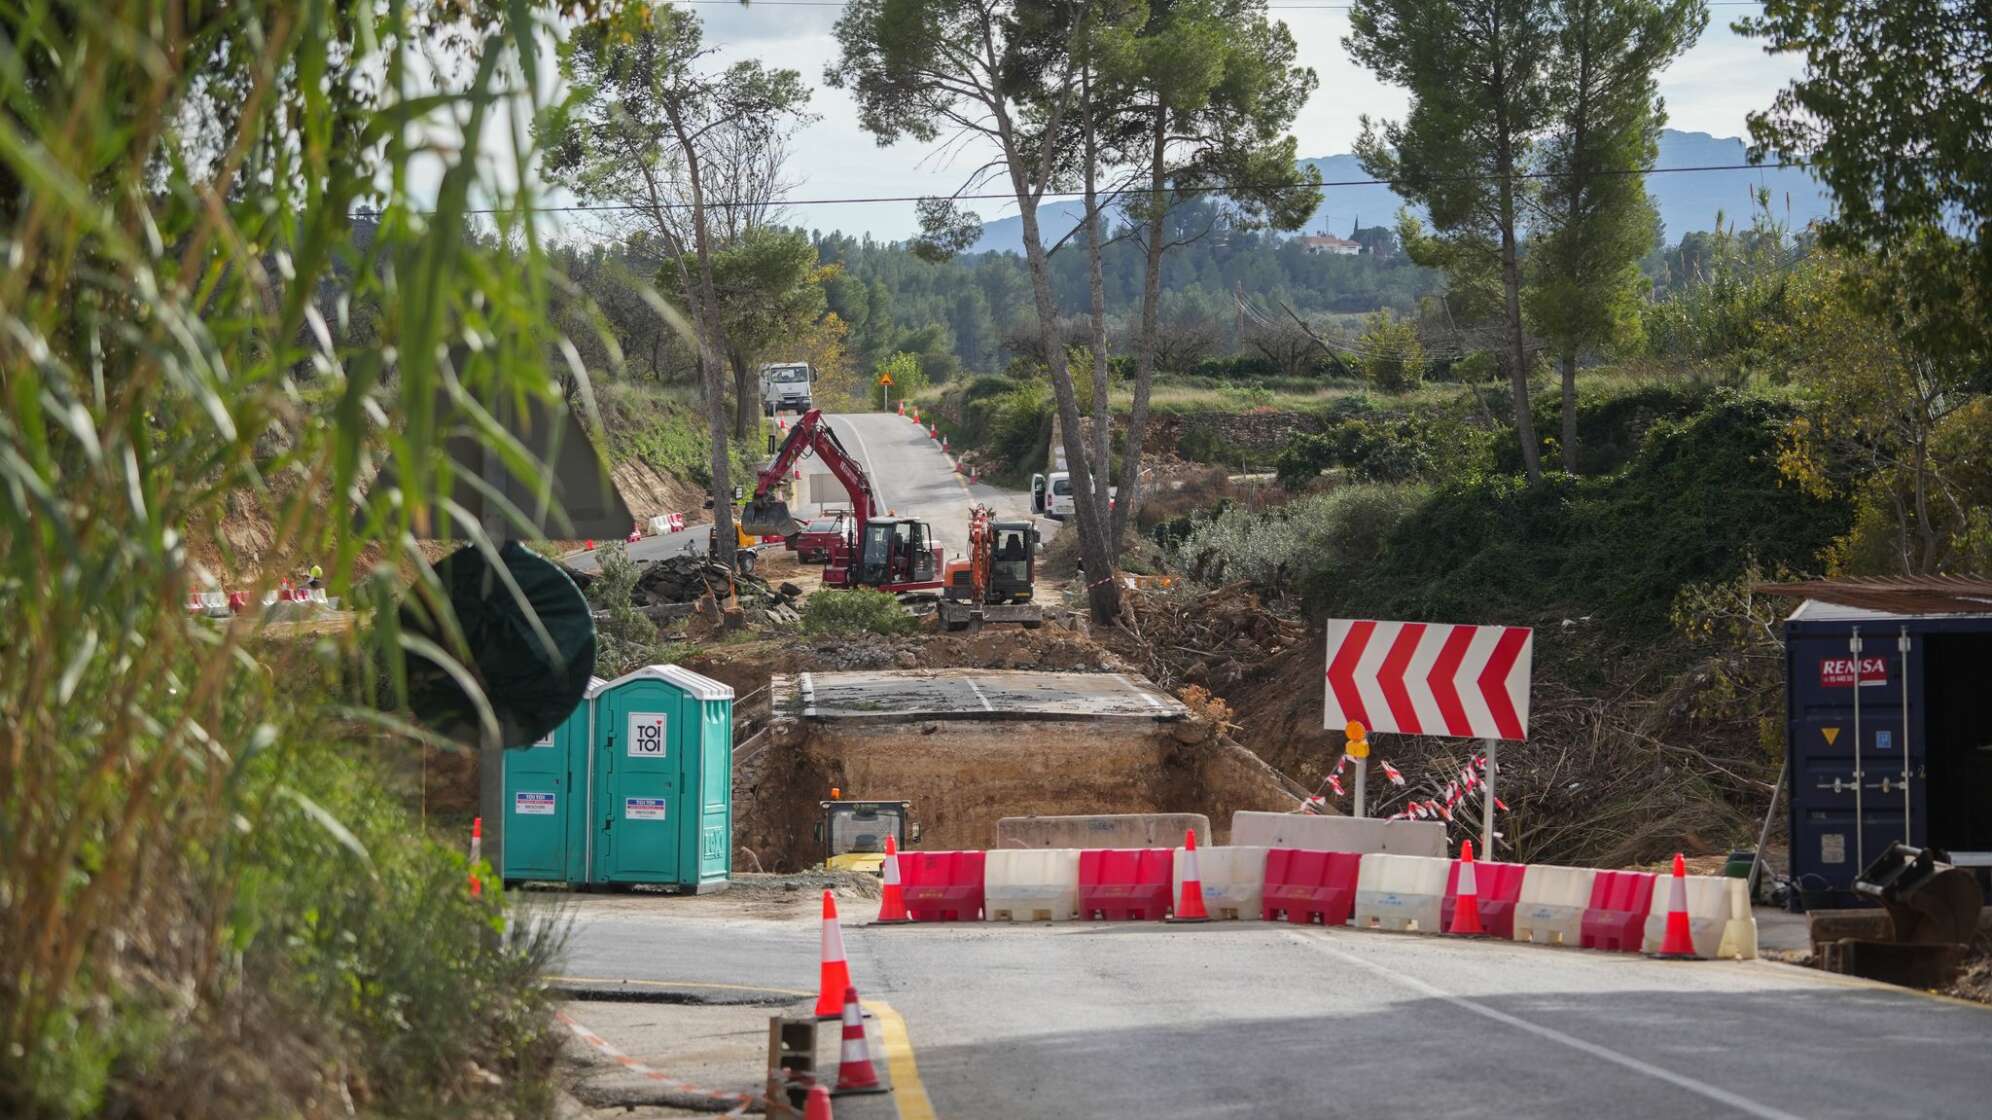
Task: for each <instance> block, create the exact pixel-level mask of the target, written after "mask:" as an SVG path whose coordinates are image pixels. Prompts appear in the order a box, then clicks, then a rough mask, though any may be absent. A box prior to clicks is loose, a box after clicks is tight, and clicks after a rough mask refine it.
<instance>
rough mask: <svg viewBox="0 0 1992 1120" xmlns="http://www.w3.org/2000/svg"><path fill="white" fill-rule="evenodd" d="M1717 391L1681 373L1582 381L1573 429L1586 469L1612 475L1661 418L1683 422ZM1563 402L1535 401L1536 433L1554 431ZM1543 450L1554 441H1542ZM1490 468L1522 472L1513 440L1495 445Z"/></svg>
mask: <svg viewBox="0 0 1992 1120" xmlns="http://www.w3.org/2000/svg"><path fill="white" fill-rule="evenodd" d="M1714 393H1715V386H1714V385H1713V384H1712V383H1710V382H1709V381H1706V380H1703V379H1700V378H1692V377H1680V378H1671V379H1667V380H1659V381H1647V382H1642V383H1640V384H1637V385H1635V386H1632V387H1630V388H1626V387H1616V386H1612V385H1610V384H1608V383H1604V382H1602V381H1600V380H1598V379H1588V380H1580V381H1579V382H1578V390H1577V433H1578V440H1579V442H1580V444H1581V446H1582V447H1583V448H1584V473H1586V474H1594V475H1595V474H1610V473H1611V472H1613V471H1616V470H1618V469H1619V468H1621V467H1623V466H1625V464H1626V463H1627V462H1628V461H1630V460H1631V459H1632V457H1633V456H1634V455H1635V454H1637V453H1638V451H1639V448H1640V446H1641V445H1642V443H1643V442H1644V441H1645V439H1646V433H1647V431H1648V430H1649V429H1651V428H1652V427H1653V425H1655V424H1656V423H1659V422H1661V421H1668V420H1672V421H1680V420H1685V419H1687V418H1688V417H1690V416H1693V415H1694V414H1695V413H1697V412H1700V411H1701V410H1702V409H1704V408H1706V407H1707V406H1708V404H1709V401H1710V400H1711V399H1712V397H1713V396H1714ZM1560 408H1561V405H1560V403H1559V402H1558V401H1556V400H1554V399H1548V398H1546V399H1543V400H1539V401H1537V402H1536V403H1535V416H1536V431H1538V432H1553V431H1555V430H1556V417H1557V413H1558V411H1559V410H1560ZM1542 445H1543V449H1544V451H1545V452H1547V451H1549V450H1551V448H1552V445H1551V443H1550V441H1549V438H1548V437H1547V436H1545V437H1543V440H1542ZM1494 469H1495V470H1497V471H1500V472H1502V473H1504V474H1518V473H1520V472H1521V469H1522V464H1521V456H1520V454H1519V452H1518V451H1517V450H1516V448H1515V446H1514V445H1513V443H1511V442H1506V441H1504V442H1502V443H1500V444H1498V445H1496V447H1495V451H1494Z"/></svg>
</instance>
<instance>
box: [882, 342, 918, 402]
mask: <svg viewBox="0 0 1992 1120" xmlns="http://www.w3.org/2000/svg"><path fill="white" fill-rule="evenodd" d="M885 374H891V375H892V395H893V397H894V398H895V399H900V400H910V399H912V398H913V397H917V396H919V395H920V392H921V391H922V390H923V389H925V388H926V387H927V384H928V382H927V375H926V374H925V373H923V372H921V370H920V355H918V354H909V353H907V352H906V351H904V350H901V351H899V352H898V353H896V354H894V355H893V356H892V357H890V358H887V359H886V360H885V361H883V362H880V363H879V366H878V369H877V370H875V371H874V372H873V373H872V381H873V382H874V383H876V382H877V381H878V379H879V378H880V377H881V376H883V375H885Z"/></svg>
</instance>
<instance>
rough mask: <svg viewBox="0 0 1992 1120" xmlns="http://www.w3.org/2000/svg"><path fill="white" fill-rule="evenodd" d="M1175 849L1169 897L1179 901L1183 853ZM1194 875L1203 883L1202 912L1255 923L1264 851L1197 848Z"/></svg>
mask: <svg viewBox="0 0 1992 1120" xmlns="http://www.w3.org/2000/svg"><path fill="white" fill-rule="evenodd" d="M1186 850H1187V849H1184V848H1177V849H1176V870H1175V872H1174V876H1173V878H1172V879H1171V881H1170V884H1169V897H1170V898H1172V899H1178V898H1181V897H1183V853H1184V852H1185V851H1186ZM1197 874H1198V875H1199V876H1201V882H1202V883H1203V897H1204V909H1205V910H1208V911H1209V912H1210V916H1211V917H1213V918H1227V919H1237V920H1242V921H1249V922H1256V921H1258V920H1259V907H1260V904H1261V903H1260V899H1261V896H1262V895H1263V893H1264V891H1265V884H1266V849H1264V848H1239V847H1223V848H1198V849H1197Z"/></svg>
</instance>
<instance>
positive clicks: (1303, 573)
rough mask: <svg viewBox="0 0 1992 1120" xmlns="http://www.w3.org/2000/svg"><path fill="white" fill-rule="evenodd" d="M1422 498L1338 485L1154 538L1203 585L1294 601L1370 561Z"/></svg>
mask: <svg viewBox="0 0 1992 1120" xmlns="http://www.w3.org/2000/svg"><path fill="white" fill-rule="evenodd" d="M1423 495H1424V491H1423V490H1422V489H1420V488H1418V487H1415V486H1408V485H1402V484H1365V485H1355V486H1343V487H1339V488H1337V489H1336V490H1334V491H1332V492H1330V493H1326V494H1316V495H1311V496H1309V497H1306V498H1301V499H1299V500H1297V501H1294V502H1291V503H1289V504H1287V505H1284V506H1281V507H1278V508H1276V509H1272V510H1265V511H1255V510H1250V509H1246V508H1243V507H1238V506H1232V507H1228V508H1225V509H1223V510H1221V511H1219V512H1218V513H1216V514H1214V515H1208V516H1202V517H1196V518H1193V519H1191V521H1190V523H1189V525H1188V527H1187V528H1186V529H1176V530H1174V531H1172V532H1170V533H1167V534H1161V535H1158V539H1159V540H1160V541H1161V542H1162V543H1163V546H1164V548H1165V549H1167V550H1168V553H1169V557H1170V560H1171V561H1172V562H1173V563H1174V564H1175V565H1176V567H1177V568H1179V569H1180V570H1183V571H1185V572H1187V573H1188V574H1189V575H1190V577H1191V578H1192V579H1195V580H1197V581H1198V582H1200V583H1206V584H1221V583H1229V582H1232V581H1234V580H1247V581H1249V582H1251V583H1254V584H1256V585H1258V586H1259V587H1260V588H1261V589H1262V590H1264V591H1266V592H1267V593H1269V594H1273V595H1294V594H1298V593H1301V592H1303V591H1304V590H1305V589H1307V588H1310V587H1314V586H1317V585H1324V584H1336V583H1339V582H1341V581H1344V580H1347V579H1349V578H1352V577H1353V575H1354V574H1355V573H1356V572H1357V570H1359V569H1360V568H1362V567H1363V566H1365V565H1369V564H1372V563H1374V561H1375V560H1376V558H1377V557H1378V556H1379V555H1381V554H1382V551H1383V544H1384V542H1385V541H1386V540H1387V539H1388V538H1389V536H1390V534H1391V532H1392V531H1393V530H1394V529H1395V527H1396V526H1397V524H1398V523H1399V522H1400V521H1402V520H1403V519H1404V518H1405V517H1407V516H1408V515H1409V514H1410V513H1411V512H1412V511H1413V510H1414V509H1416V508H1417V506H1418V505H1419V503H1420V502H1421V501H1422V499H1423Z"/></svg>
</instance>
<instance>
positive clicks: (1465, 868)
mask: <svg viewBox="0 0 1992 1120" xmlns="http://www.w3.org/2000/svg"><path fill="white" fill-rule="evenodd" d="M1446 932H1448V933H1451V934H1453V935H1454V936H1456V937H1485V936H1487V931H1486V930H1485V929H1483V928H1481V925H1480V884H1479V883H1478V882H1476V881H1475V876H1474V874H1473V841H1471V840H1465V841H1462V842H1461V843H1460V846H1459V891H1458V899H1457V901H1455V902H1454V903H1453V924H1452V929H1450V930H1447V931H1446Z"/></svg>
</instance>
